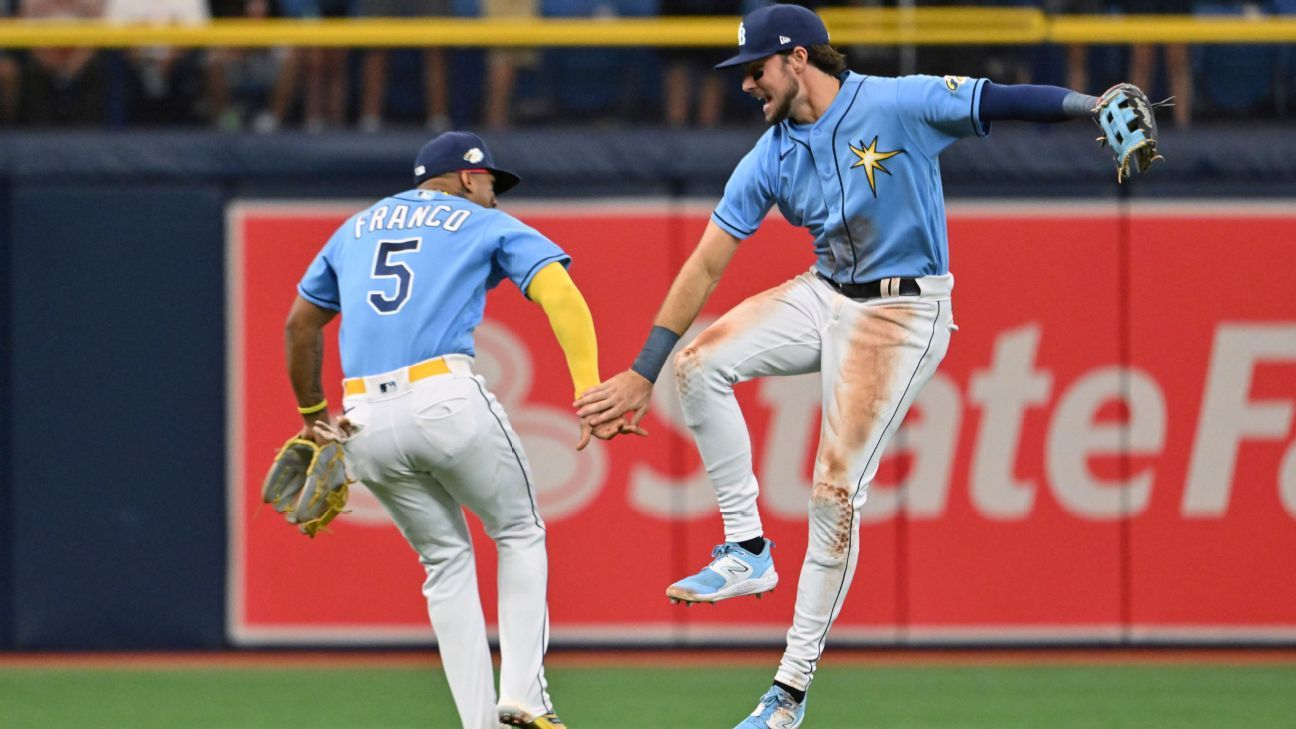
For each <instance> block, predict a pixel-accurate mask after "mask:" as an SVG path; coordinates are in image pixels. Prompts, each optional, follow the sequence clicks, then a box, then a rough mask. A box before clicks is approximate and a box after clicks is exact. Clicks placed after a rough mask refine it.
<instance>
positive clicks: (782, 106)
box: [765, 78, 801, 127]
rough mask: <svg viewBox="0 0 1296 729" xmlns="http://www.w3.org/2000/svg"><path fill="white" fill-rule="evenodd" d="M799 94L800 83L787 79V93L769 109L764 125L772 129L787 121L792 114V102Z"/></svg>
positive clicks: (793, 79)
mask: <svg viewBox="0 0 1296 729" xmlns="http://www.w3.org/2000/svg"><path fill="white" fill-rule="evenodd" d="M800 94H801V82H799V81H797V80H796V79H795V78H789V79H788V88H787V93H786V94H785V95H784V96H783V98H781V99H779V100H778V102H777V104H776V105H774V106H771V107H770V110H769V113H768V114H766V115H765V124H766V125H767V126H771V127H772V126H774V125H775V124H778V123H779V122H781V121H783V120H784V119H787V118H788V116H790V115H791V114H792V101H793V100H794V99H796V97H797V96H799V95H800Z"/></svg>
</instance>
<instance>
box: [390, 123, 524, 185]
mask: <svg viewBox="0 0 1296 729" xmlns="http://www.w3.org/2000/svg"><path fill="white" fill-rule="evenodd" d="M459 170H486V171H487V172H489V173H491V174H492V175H495V193H496V194H500V195H502V194H504V193H506V192H508V191H509V190H511V189H513V186H514V185H516V184H518V183H519V182H521V178H520V177H518V176H517V175H515V174H513V173H512V172H509V171H508V170H501V169H500V168H498V167H496V166H495V158H493V157H491V153H490V149H489V148H488V147H487V146H486V143H485V142H483V141H482V139H481V137H479V136H477V135H476V134H473V133H472V132H445V133H443V134H439V135H437V136H436V137H435V138H433V139H432V141H430V142H428V143H427V144H425V145H423V149H420V150H419V153H418V157H415V158H414V186H415V187H417V186H419V185H421V184H423V181H424V180H430V179H432V178H433V177H438V176H440V175H444V174H445V173H447V172H457V171H459Z"/></svg>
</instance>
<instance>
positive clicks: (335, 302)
mask: <svg viewBox="0 0 1296 729" xmlns="http://www.w3.org/2000/svg"><path fill="white" fill-rule="evenodd" d="M554 261H557V262H559V263H561V264H562V265H564V266H566V265H568V264H569V263H571V257H570V256H568V255H567V254H566V253H564V252H563V250H562V249H561V248H559V247H558V246H557V245H555V244H554V243H553V242H552V241H550V240H549V239H548V238H546V237H544V236H543V235H541V234H540V233H539V232H537V231H536V230H535V229H534V228H531V227H530V226H528V225H525V224H523V223H522V222H521V221H519V220H517V219H516V218H514V217H512V216H511V215H509V214H507V213H505V212H502V211H500V210H493V209H490V208H483V207H481V206H480V205H477V204H475V203H473V202H470V201H468V200H465V199H463V198H461V197H457V196H455V195H448V194H445V193H440V192H429V191H425V190H410V191H407V192H402V193H400V194H399V195H393V196H391V197H388V198H384V199H382V200H380V201H378V202H377V203H374V204H373V205H372V206H370V207H369V208H368V209H366V210H363V211H361V212H359V213H357V214H355V215H353V216H351V218H349V219H348V220H347V221H346V223H344V224H343V225H342V227H340V228H338V229H337V231H336V232H335V233H333V236H332V237H331V238H329V240H328V242H327V243H325V244H324V248H323V249H321V250H320V252H319V255H317V256H316V257H315V260H314V261H313V262H312V263H311V265H310V268H308V269H307V270H306V275H305V276H303V277H302V280H301V283H299V284H298V285H297V292H298V293H299V294H301V295H302V297H303V298H305V299H306V300H307V301H310V302H311V303H313V304H315V305H317V306H321V307H324V308H326V309H332V310H334V311H340V312H341V313H342V326H341V329H340V330H339V333H338V340H339V348H340V349H341V351H342V371H343V373H344V375H345V376H346V377H364V376H366V375H374V374H379V373H382V372H390V371H391V370H395V369H398V368H400V367H404V366H406V365H410V364H414V363H415V362H420V361H422V360H425V359H428V358H431V357H436V356H439V355H443V354H466V355H469V356H472V355H473V330H474V329H476V328H477V325H478V324H479V323H480V322H481V319H482V313H483V312H484V311H485V308H486V292H487V291H489V290H490V289H493V288H495V286H496V285H498V284H499V283H500V282H501V281H503V280H504V279H506V278H507V279H509V280H511V281H512V282H513V283H515V284H517V287H518V288H519V289H521V290H522V291H523V293H525V292H526V290H527V287H528V286H530V285H531V279H532V278H533V277H534V276H535V275H536V274H537V273H538V272H539V271H540V269H541V268H544V267H545V265H547V264H549V263H552V262H554Z"/></svg>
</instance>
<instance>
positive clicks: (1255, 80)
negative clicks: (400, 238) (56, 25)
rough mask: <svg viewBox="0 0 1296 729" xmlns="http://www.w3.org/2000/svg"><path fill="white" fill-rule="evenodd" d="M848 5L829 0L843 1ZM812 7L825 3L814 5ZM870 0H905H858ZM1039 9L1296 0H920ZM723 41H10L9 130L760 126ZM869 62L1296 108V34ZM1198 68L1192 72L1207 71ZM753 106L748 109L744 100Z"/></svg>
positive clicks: (251, 10)
mask: <svg viewBox="0 0 1296 729" xmlns="http://www.w3.org/2000/svg"><path fill="white" fill-rule="evenodd" d="M764 1H765V0H0V15H3V16H9V17H15V18H30V19H39V18H98V19H104V20H107V21H109V22H113V23H122V24H203V23H206V22H208V21H209V20H210V19H212V18H252V19H257V18H273V17H285V18H302V19H309V18H338V17H365V18H372V17H387V18H417V17H422V18H426V17H449V16H485V17H492V18H529V17H603V16H608V17H613V16H617V17H653V16H658V15H664V16H698V15H730V16H737V15H740V14H742V13H743V12H745V11H747V10H750V9H752V8H753V7H755V6H756V5H757V4H760V3H762V2H764ZM840 2H841V0H838V2H834V3H823V4H839V3H840ZM807 4H810V5H811V6H812V7H814V6H815V5H816V3H807ZM846 4H857V5H865V6H888V5H894V4H895V0H846ZM973 4H975V5H982V6H985V5H998V6H1038V7H1042V8H1043V9H1044V10H1045V11H1046V12H1049V13H1067V14H1075V13H1085V14H1106V13H1122V14H1141V13H1174V14H1229V13H1293V12H1296V0H1256V1H1255V2H1254V3H1253V4H1247V3H1237V2H1229V1H1228V0H995V1H994V2H979V3H977V2H971V1H970V0H918V5H919V6H930V5H973ZM727 50H728V49H723V48H710V49H707V48H703V49H692V48H690V49H671V48H662V49H653V48H644V49H610V48H591V49H526V48H523V49H517V48H510V49H489V50H472V49H454V50H445V49H424V50H415V49H365V48H357V49H338V48H269V49H263V48H248V49H243V48H239V49H232V48H215V49H185V48H143V49H128V50H97V49H90V48H37V49H31V50H0V126H5V127H10V128H12V127H15V126H19V127H23V128H46V127H68V126H80V127H106V128H122V127H127V126H154V125H189V126H198V125H206V126H210V127H213V128H217V129H223V130H241V129H247V130H254V131H258V132H274V131H277V130H284V129H304V130H306V131H311V132H317V131H323V130H339V129H352V128H353V129H359V130H361V131H364V132H372V131H377V130H379V129H383V128H390V127H410V126H422V127H424V128H426V129H427V130H429V131H438V130H443V129H446V128H449V127H451V126H455V125H459V126H472V127H474V128H484V129H503V128H507V127H509V126H512V125H518V124H522V125H546V124H547V125H563V124H573V123H596V124H635V125H645V124H660V125H668V126H670V127H676V128H685V127H689V128H698V127H701V128H708V127H715V126H717V125H721V124H724V123H728V122H738V123H743V122H746V123H759V114H758V113H754V112H752V108H751V107H747V106H745V105H744V100H743V97H742V96H741V93H740V92H739V91H738V88H737V87H738V83H737V80H736V79H735V78H732V74H726V73H721V72H714V71H711V69H710V67H711V65H712V64H713V63H715V62H716V61H717V60H720V59H721V58H723V57H724V56H725V55H726V51H727ZM846 50H848V52H849V53H850V55H851V58H852V68H854V69H855V70H858V71H861V72H865V73H869V72H871V73H882V74H895V73H905V72H921V73H938V74H946V73H957V74H960V75H985V76H988V77H990V78H991V79H993V80H995V81H999V82H1003V83H1028V82H1035V83H1052V84H1059V85H1065V86H1068V87H1070V88H1075V89H1080V90H1085V91H1088V92H1090V93H1098V92H1100V91H1101V90H1102V88H1105V86H1106V85H1109V84H1110V83H1113V82H1115V81H1117V80H1130V81H1132V82H1134V83H1135V84H1138V85H1139V86H1141V87H1143V88H1145V89H1149V90H1150V93H1151V94H1152V95H1154V96H1157V97H1158V98H1160V97H1162V96H1170V95H1173V96H1174V97H1175V98H1176V106H1175V107H1174V111H1173V113H1172V117H1171V118H1172V122H1173V124H1174V125H1175V126H1179V127H1186V126H1188V125H1189V124H1190V123H1191V122H1192V121H1193V120H1194V119H1201V118H1214V117H1222V116H1241V117H1246V116H1259V117H1266V116H1287V117H1289V116H1290V115H1292V114H1293V113H1296V110H1293V109H1292V108H1291V106H1292V105H1291V102H1290V95H1291V93H1292V91H1293V88H1292V87H1293V84H1292V78H1293V77H1296V57H1294V56H1296V54H1293V48H1292V47H1291V46H1198V47H1193V48H1190V47H1188V46H1185V45H1177V44H1171V45H1165V46H1154V45H1135V46H1132V47H1130V46H1123V47H1120V46H1116V47H1106V46H1096V47H1084V46H1075V47H1070V48H1056V47H1051V46H1030V47H991V48H983V49H969V48H966V47H923V48H919V49H917V50H916V51H910V52H909V55H908V56H906V57H902V54H901V53H900V51H899V50H898V49H896V48H893V47H871V48H849V49H846ZM1195 71H1196V72H1195ZM744 112H747V113H744Z"/></svg>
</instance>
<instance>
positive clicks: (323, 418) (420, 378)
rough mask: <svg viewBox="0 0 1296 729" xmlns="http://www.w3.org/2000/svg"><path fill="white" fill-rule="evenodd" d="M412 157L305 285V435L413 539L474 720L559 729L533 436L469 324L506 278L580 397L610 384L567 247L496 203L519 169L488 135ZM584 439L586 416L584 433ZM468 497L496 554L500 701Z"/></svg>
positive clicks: (293, 316)
mask: <svg viewBox="0 0 1296 729" xmlns="http://www.w3.org/2000/svg"><path fill="white" fill-rule="evenodd" d="M414 164H415V166H414V183H415V189H412V190H408V191H406V192H402V193H399V194H396V195H392V196H391V197H387V198H383V199H382V200H379V201H378V202H376V203H374V204H373V205H371V206H369V207H368V208H366V209H365V210H363V211H361V212H359V213H356V214H355V215H353V216H351V217H350V218H349V219H348V220H347V221H346V222H345V223H343V224H342V226H341V227H340V228H338V229H337V231H336V232H335V233H334V234H333V236H332V237H331V238H329V240H328V242H327V243H325V245H324V247H323V249H322V250H321V251H320V252H319V255H317V256H316V258H315V260H314V262H312V263H311V265H310V268H308V269H307V271H306V274H305V276H303V277H302V279H301V283H300V284H299V285H298V287H297V293H298V296H297V299H296V301H295V302H294V303H293V307H292V311H291V313H290V314H289V316H288V322H287V333H286V336H287V351H288V372H289V377H290V379H291V380H292V385H293V389H294V391H295V392H296V396H297V402H298V404H299V408H298V409H299V411H300V412H301V413H302V417H303V419H304V420H305V426H304V427H303V429H302V434H301V436H300V437H304V438H311V437H315V438H316V439H317V440H318V439H327V438H333V439H336V440H340V441H342V442H343V447H344V450H345V452H346V455H347V457H348V460H349V461H350V463H351V464H352V465H353V468H354V471H355V475H356V476H357V477H358V478H359V479H360V480H362V481H364V482H365V484H366V485H367V486H368V487H369V489H370V490H371V491H372V492H373V493H374V495H375V496H376V497H377V498H378V500H379V501H380V502H382V504H383V506H384V507H385V508H386V510H387V511H388V512H389V513H390V514H391V516H392V519H393V520H394V521H395V522H396V525H397V526H398V527H399V528H400V530H401V533H402V534H403V535H404V536H405V538H406V540H408V541H409V543H410V545H411V546H412V547H413V548H414V550H415V551H416V552H418V554H419V559H420V561H422V563H423V567H424V569H425V570H426V572H427V580H426V581H425V582H424V583H423V594H424V596H425V597H426V598H427V606H428V615H429V617H430V618H431V622H432V627H433V629H434V630H435V631H436V635H437V644H438V647H439V650H440V653H441V659H442V663H443V664H444V666H445V672H446V678H447V680H448V682H449V684H450V692H451V694H452V695H453V696H454V701H455V706H456V708H457V709H458V711H459V717H460V720H461V721H462V723H463V726H464V727H465V729H497V728H498V727H499V726H500V724H501V723H503V724H505V725H509V726H523V727H532V728H533V729H553V728H554V727H562V726H563V723H562V721H560V720H559V718H558V716H557V714H555V713H554V708H553V703H552V702H551V701H550V698H549V691H548V688H547V685H546V682H545V672H544V654H545V651H546V649H547V645H548V638H549V631H548V623H549V617H548V607H547V604H546V599H545V593H546V588H547V579H548V560H547V557H546V553H545V524H544V521H543V520H542V519H541V517H540V513H539V511H538V509H537V507H536V499H535V491H534V484H535V480H534V478H533V477H532V475H531V467H530V465H529V464H528V462H527V457H526V454H525V453H523V452H522V444H521V443H520V442H519V440H518V436H517V434H516V433H514V432H513V428H512V426H511V425H509V419H508V415H506V414H505V412H504V409H503V407H502V406H501V405H500V403H499V402H498V401H497V400H496V399H495V396H494V395H492V394H491V392H490V391H489V390H488V389H486V384H485V382H484V381H483V380H482V378H481V377H480V376H479V375H475V374H473V330H474V329H475V328H476V327H477V325H478V323H480V322H481V319H482V312H483V309H484V307H485V303H486V301H485V297H486V292H487V291H489V290H490V289H492V288H494V287H495V286H496V285H497V284H499V283H500V282H502V281H504V280H506V279H507V280H509V281H512V282H513V283H514V284H515V285H516V286H517V287H518V288H519V289H521V290H522V291H523V292H524V293H525V295H526V296H527V297H528V298H530V299H531V300H532V301H535V302H536V303H538V304H539V305H540V306H541V307H542V308H543V309H544V312H545V314H546V316H547V317H548V319H549V323H550V325H551V326H552V328H553V331H554V334H555V336H556V337H557V338H558V342H559V344H560V345H561V346H562V349H563V353H564V354H565V356H566V359H567V366H568V369H569V370H570V372H571V377H572V384H573V385H574V386H575V390H576V392H578V393H579V392H581V391H583V390H584V389H586V388H588V387H590V386H591V385H594V384H596V383H597V382H598V380H599V376H598V364H597V363H598V352H597V342H596V340H595V335H594V325H593V321H592V320H591V318H590V312H589V308H588V307H587V306H586V304H585V299H584V298H583V297H582V296H581V293H580V291H578V290H577V288H576V286H575V285H574V284H573V283H572V280H571V278H570V277H568V275H567V270H566V266H567V265H568V264H569V263H570V262H571V258H570V257H569V256H568V255H567V254H566V253H564V252H563V251H562V249H560V248H559V247H558V246H557V245H555V244H554V243H553V242H551V241H550V240H549V239H547V238H545V237H544V236H543V235H541V234H540V233H539V232H537V231H535V230H534V229H532V228H530V227H528V226H526V225H524V224H523V223H521V222H519V221H518V220H517V219H515V218H513V217H511V216H509V215H508V214H506V213H504V212H501V211H499V210H496V209H495V204H496V203H495V195H496V193H503V192H505V191H507V190H509V189H510V188H512V187H513V186H514V185H516V184H517V183H518V177H517V176H516V175H514V174H512V173H510V172H506V171H505V170H502V169H499V168H498V167H496V166H495V164H494V162H493V160H492V158H491V153H490V150H489V149H487V147H486V144H485V143H484V142H482V140H481V139H480V138H478V137H477V136H475V135H473V134H469V133H466V132H447V133H445V134H442V135H440V136H438V137H436V138H435V139H433V140H432V141H430V142H428V143H427V144H426V145H425V146H424V147H423V148H422V150H421V151H420V152H419V154H418V157H417V159H416V161H415V163H414ZM338 313H341V314H342V325H341V329H340V331H339V335H338V344H339V347H340V349H341V354H342V369H343V372H344V374H345V376H346V379H345V380H344V382H343V390H344V391H345V399H344V401H343V409H342V413H343V415H344V417H343V418H342V419H340V420H339V421H338V422H337V423H336V424H334V423H332V422H331V420H330V418H329V415H328V404H327V403H326V402H325V401H324V396H323V389H322V385H321V383H320V366H321V363H322V361H323V356H324V355H323V341H324V340H323V333H322V330H323V327H324V325H325V324H327V323H328V322H329V321H330V320H331V319H332V318H333V317H334V316H335V315H337V314H338ZM588 438H589V427H588V425H587V424H582V428H581V436H580V439H581V443H580V444H579V445H581V446H583V445H584V443H585V442H586V441H587V440H588ZM463 507H466V508H468V509H470V510H471V511H472V512H473V513H474V514H476V515H477V516H478V517H479V518H480V519H481V522H482V525H483V526H484V527H485V530H486V533H487V534H488V535H489V536H490V538H491V539H492V540H493V541H494V542H495V546H496V549H497V552H498V555H499V643H500V653H501V661H500V663H501V665H500V701H499V703H498V705H497V703H496V694H495V685H494V680H493V677H492V671H491V656H490V650H489V647H488V645H487V642H486V624H485V619H484V618H483V616H482V610H481V602H480V599H479V597H478V594H477V574H476V568H475V565H474V562H473V549H472V544H471V542H470V541H469V533H468V525H467V523H466V522H465V521H464V515H463V511H462V508H463Z"/></svg>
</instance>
